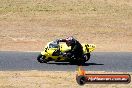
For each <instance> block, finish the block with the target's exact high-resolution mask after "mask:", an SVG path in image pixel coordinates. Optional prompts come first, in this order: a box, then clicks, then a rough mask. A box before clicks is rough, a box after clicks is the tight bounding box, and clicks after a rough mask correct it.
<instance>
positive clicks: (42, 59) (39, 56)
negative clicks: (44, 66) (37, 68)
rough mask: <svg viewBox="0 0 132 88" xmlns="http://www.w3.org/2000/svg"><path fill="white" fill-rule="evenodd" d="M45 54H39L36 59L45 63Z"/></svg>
mask: <svg viewBox="0 0 132 88" xmlns="http://www.w3.org/2000/svg"><path fill="white" fill-rule="evenodd" d="M45 57H46V56H44V55H42V54H39V55H38V57H37V60H38V62H39V63H47V62H48V61H47V60H46V59H45Z"/></svg>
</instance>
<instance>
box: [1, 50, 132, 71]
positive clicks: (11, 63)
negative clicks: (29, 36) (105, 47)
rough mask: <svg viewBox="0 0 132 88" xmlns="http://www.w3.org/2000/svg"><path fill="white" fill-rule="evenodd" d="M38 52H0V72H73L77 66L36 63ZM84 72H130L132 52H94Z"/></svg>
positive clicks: (64, 63)
mask: <svg viewBox="0 0 132 88" xmlns="http://www.w3.org/2000/svg"><path fill="white" fill-rule="evenodd" d="M38 54H39V52H6V51H4V52H3V51H0V71H30V70H39V71H75V70H76V69H77V67H78V66H77V65H70V64H69V63H66V62H63V63H62V62H61V63H60V62H50V63H48V64H45V63H39V62H37V60H36V58H37V55H38ZM83 68H84V69H85V70H86V71H118V72H120V71H121V72H132V52H94V53H91V59H90V60H89V61H88V62H86V64H84V65H83Z"/></svg>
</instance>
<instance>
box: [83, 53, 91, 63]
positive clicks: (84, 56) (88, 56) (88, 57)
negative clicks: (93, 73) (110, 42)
mask: <svg viewBox="0 0 132 88" xmlns="http://www.w3.org/2000/svg"><path fill="white" fill-rule="evenodd" d="M83 58H84V60H85V62H86V61H88V60H89V59H90V53H87V54H84V55H83Z"/></svg>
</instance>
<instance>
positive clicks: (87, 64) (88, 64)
mask: <svg viewBox="0 0 132 88" xmlns="http://www.w3.org/2000/svg"><path fill="white" fill-rule="evenodd" d="M48 64H56V65H77V64H70V63H66V62H63V63H58V62H51V63H48ZM91 65H104V64H98V63H85V64H82V65H81V66H91Z"/></svg>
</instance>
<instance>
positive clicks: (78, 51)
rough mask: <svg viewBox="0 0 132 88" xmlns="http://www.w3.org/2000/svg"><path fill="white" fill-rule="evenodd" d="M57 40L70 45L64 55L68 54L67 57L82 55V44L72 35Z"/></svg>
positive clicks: (77, 57)
mask: <svg viewBox="0 0 132 88" xmlns="http://www.w3.org/2000/svg"><path fill="white" fill-rule="evenodd" d="M57 42H58V43H59V42H66V44H67V46H68V47H69V46H71V50H70V51H69V52H68V53H66V56H68V57H69V58H74V59H79V58H81V57H82V54H83V48H82V45H81V44H80V43H79V41H77V40H76V39H74V38H73V37H68V38H66V39H58V40H57Z"/></svg>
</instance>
